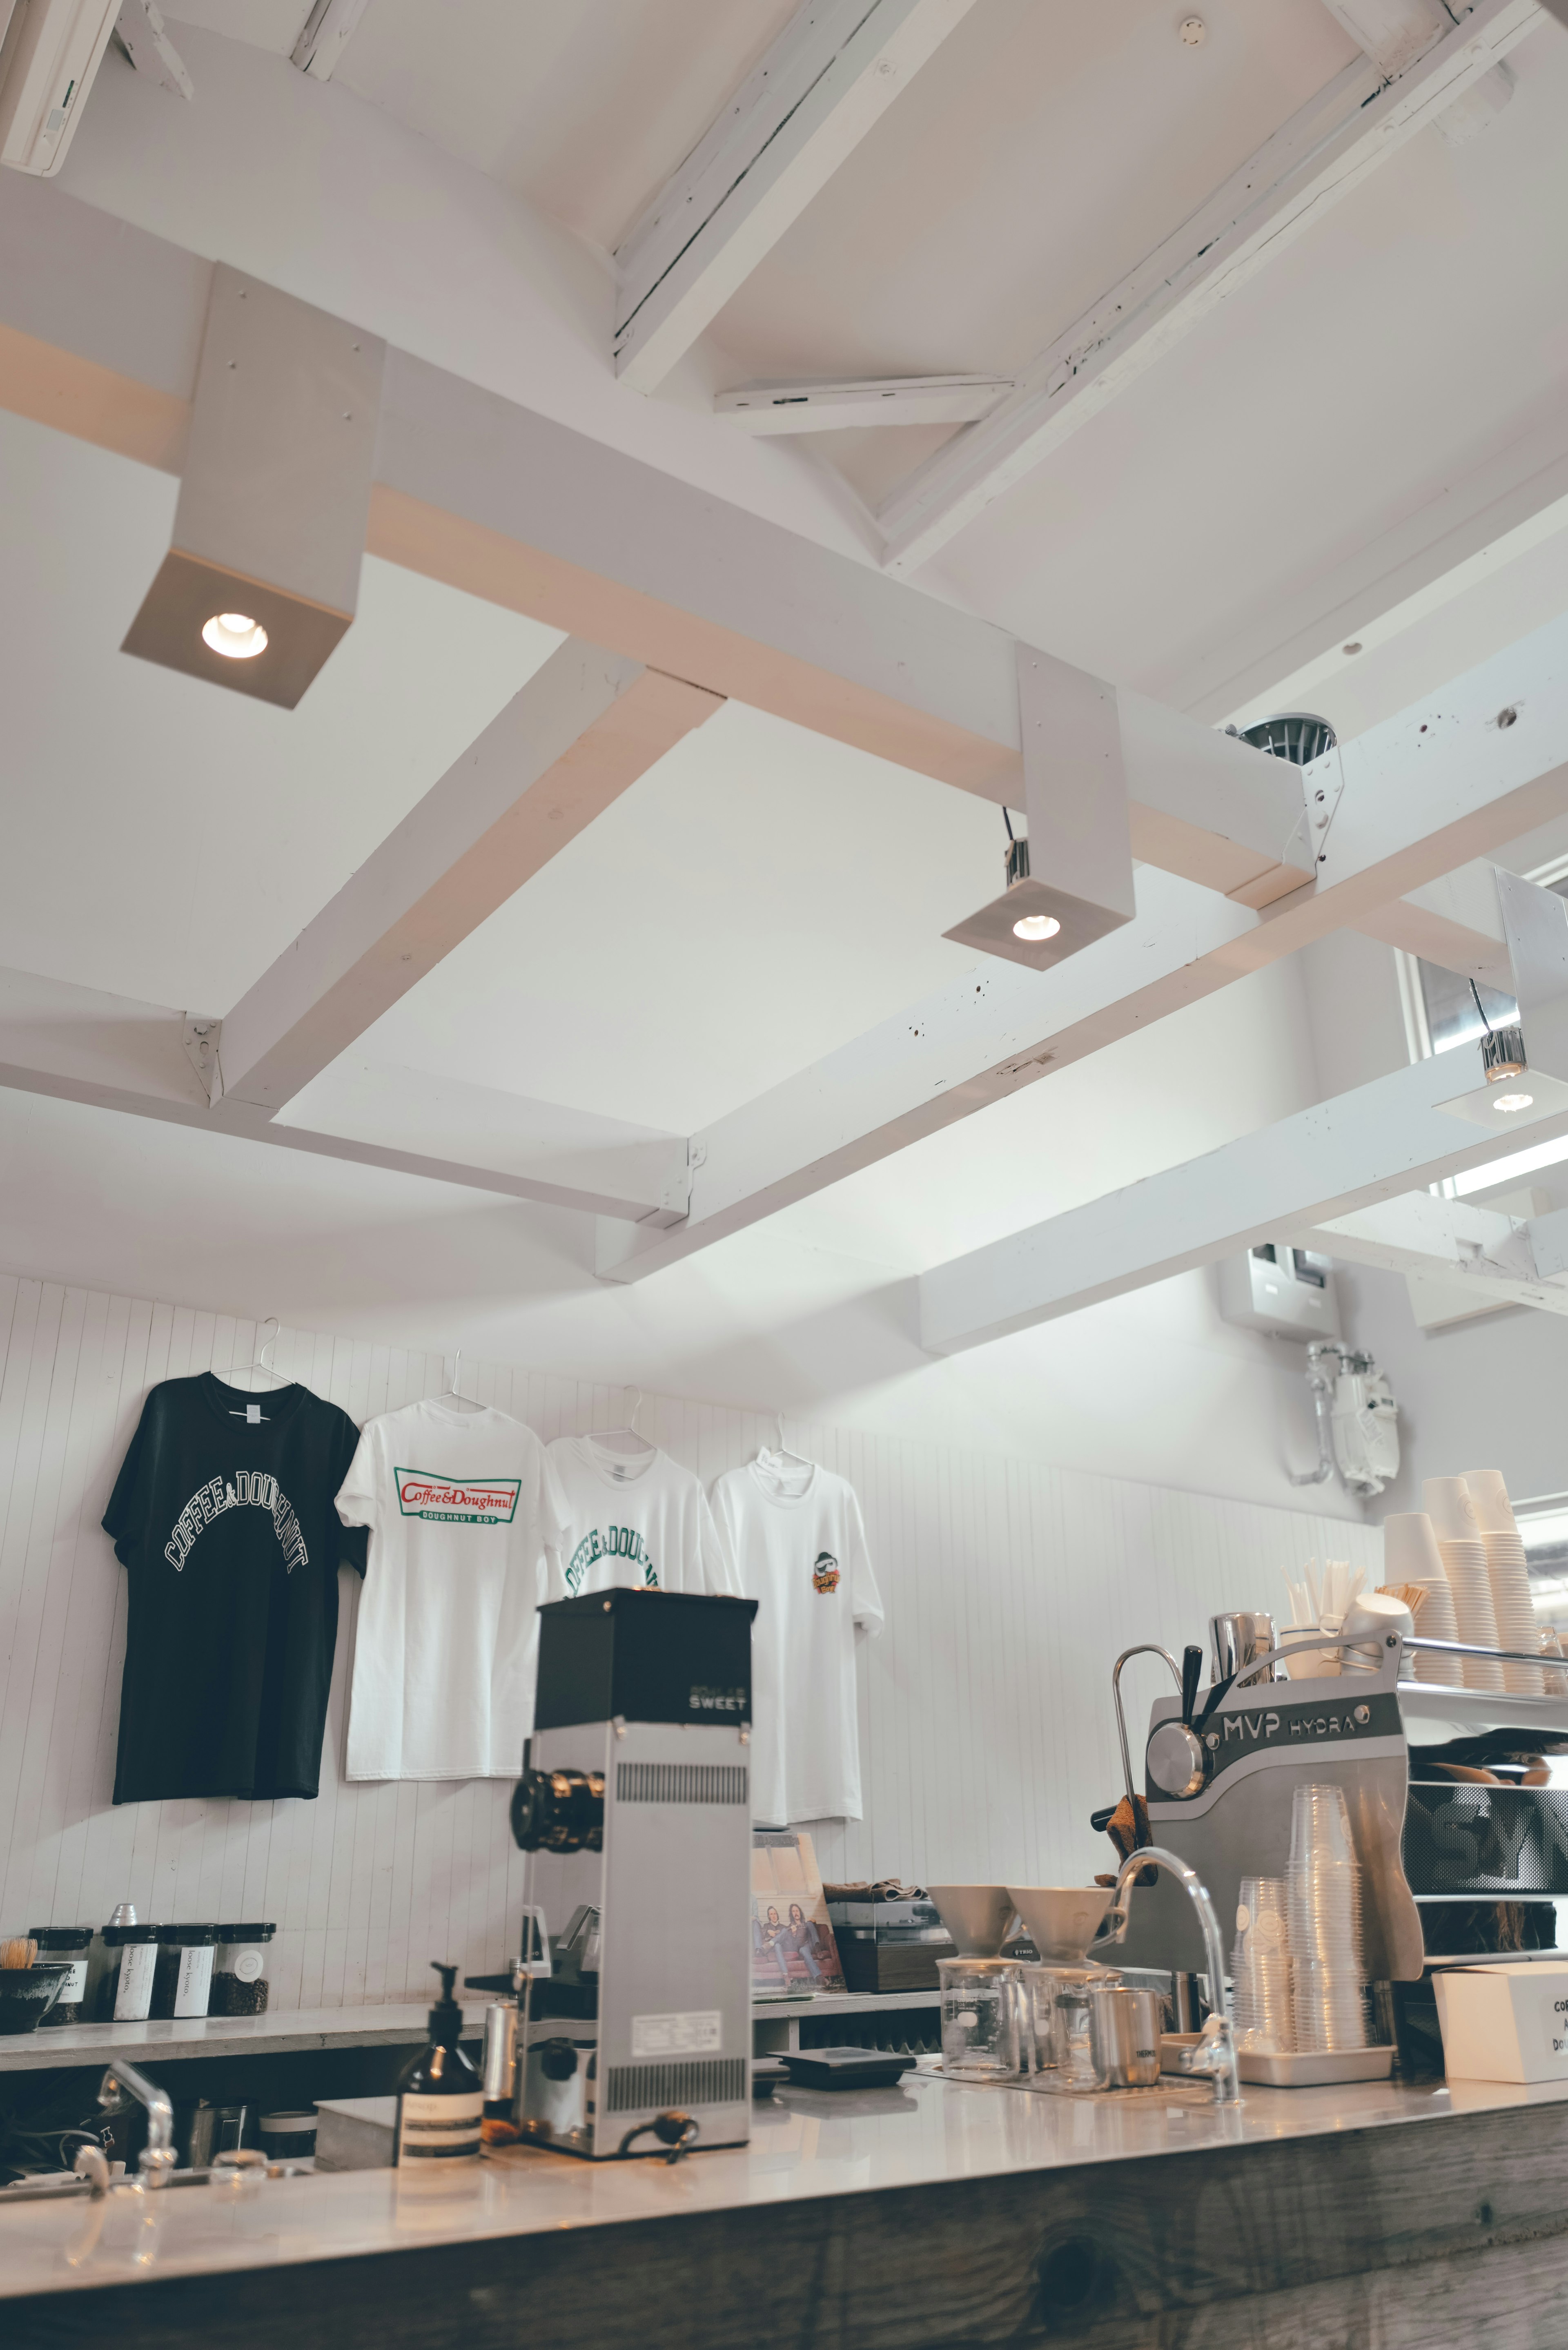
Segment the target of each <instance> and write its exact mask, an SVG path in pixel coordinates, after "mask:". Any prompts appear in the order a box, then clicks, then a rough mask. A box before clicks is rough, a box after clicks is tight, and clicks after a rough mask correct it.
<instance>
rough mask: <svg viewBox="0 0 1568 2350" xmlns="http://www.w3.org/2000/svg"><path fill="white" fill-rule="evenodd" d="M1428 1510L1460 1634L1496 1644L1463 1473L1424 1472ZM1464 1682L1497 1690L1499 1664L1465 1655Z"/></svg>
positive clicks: (1475, 1642) (1480, 1644)
mask: <svg viewBox="0 0 1568 2350" xmlns="http://www.w3.org/2000/svg"><path fill="white" fill-rule="evenodd" d="M1421 1499H1422V1500H1423V1501H1424V1502H1425V1503H1426V1504H1427V1515H1428V1517H1429V1518H1430V1519H1431V1521H1432V1531H1433V1533H1434V1534H1436V1535H1437V1537H1438V1556H1439V1557H1440V1558H1441V1560H1442V1562H1443V1572H1444V1574H1445V1575H1447V1576H1448V1578H1449V1588H1450V1590H1451V1591H1452V1592H1453V1595H1454V1614H1455V1616H1456V1617H1458V1619H1459V1638H1460V1639H1461V1640H1467V1641H1469V1642H1470V1643H1471V1645H1472V1646H1474V1647H1476V1648H1496V1646H1497V1613H1496V1610H1495V1609H1494V1607H1492V1601H1491V1576H1490V1573H1489V1572H1488V1569H1487V1563H1486V1544H1485V1543H1484V1542H1483V1541H1482V1540H1481V1530H1480V1519H1479V1518H1478V1517H1477V1515H1476V1505H1475V1503H1474V1502H1473V1500H1472V1499H1471V1498H1470V1490H1469V1486H1468V1485H1467V1484H1466V1483H1465V1481H1464V1479H1463V1478H1462V1477H1428V1480H1427V1482H1426V1483H1425V1484H1424V1485H1423V1486H1422V1488H1421ZM1464 1672H1465V1687H1466V1689H1472V1690H1501V1688H1502V1686H1503V1679H1502V1667H1501V1664H1498V1663H1494V1662H1493V1661H1492V1660H1491V1659H1490V1658H1487V1657H1467V1658H1466V1659H1464Z"/></svg>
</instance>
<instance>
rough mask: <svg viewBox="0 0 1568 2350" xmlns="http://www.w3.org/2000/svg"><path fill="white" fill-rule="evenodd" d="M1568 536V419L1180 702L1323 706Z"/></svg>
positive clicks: (1263, 635) (1480, 472)
mask: <svg viewBox="0 0 1568 2350" xmlns="http://www.w3.org/2000/svg"><path fill="white" fill-rule="evenodd" d="M1565 5H1568V0H1565ZM1565 529H1568V421H1565V420H1564V419H1563V418H1562V417H1555V416H1554V417H1552V419H1551V420H1550V421H1547V422H1546V423H1544V424H1542V426H1540V427H1538V428H1537V429H1536V430H1535V431H1533V432H1529V433H1525V434H1522V435H1519V436H1516V437H1514V438H1512V439H1511V440H1509V441H1507V442H1505V443H1504V444H1503V445H1502V446H1501V448H1499V449H1497V450H1496V451H1494V452H1492V453H1491V454H1490V456H1488V457H1487V458H1486V459H1485V460H1483V462H1482V463H1480V464H1478V465H1476V466H1475V467H1473V468H1472V469H1471V470H1470V472H1469V473H1463V474H1460V475H1459V476H1458V477H1457V478H1452V479H1449V480H1446V481H1445V482H1444V484H1443V487H1442V489H1441V491H1440V492H1439V493H1438V495H1437V496H1436V497H1434V498H1432V499H1430V500H1428V503H1427V504H1425V505H1423V506H1420V507H1417V509H1416V510H1415V512H1414V513H1412V514H1408V515H1402V516H1401V517H1400V519H1399V520H1398V521H1397V523H1396V524H1394V525H1392V527H1391V528H1389V529H1388V530H1387V531H1385V532H1382V533H1380V534H1378V535H1377V536H1375V537H1372V538H1369V539H1366V540H1365V541H1363V542H1361V543H1359V544H1358V545H1357V546H1355V548H1354V549H1353V550H1352V551H1351V552H1350V553H1349V554H1348V555H1347V556H1345V557H1344V558H1343V559H1342V560H1341V561H1339V562H1337V563H1336V564H1335V565H1334V567H1333V569H1332V570H1330V571H1328V572H1327V573H1325V574H1320V575H1319V576H1317V577H1314V578H1313V579H1311V580H1309V581H1308V582H1307V583H1306V584H1305V585H1304V586H1303V587H1301V588H1299V589H1296V590H1294V591H1293V592H1292V594H1291V596H1290V598H1289V599H1288V600H1287V601H1286V602H1285V603H1284V604H1283V605H1279V604H1275V605H1272V606H1270V607H1269V608H1267V609H1266V610H1263V611H1261V612H1260V613H1259V615H1258V617H1257V619H1255V620H1253V621H1251V622H1250V623H1245V624H1243V626H1242V627H1241V628H1240V629H1236V630H1235V631H1234V632H1232V633H1231V635H1230V636H1228V638H1227V639H1226V642H1225V644H1224V646H1223V647H1222V648H1220V650H1218V651H1217V652H1216V653H1213V654H1211V655H1210V656H1207V657H1205V659H1204V660H1203V662H1202V665H1201V667H1199V668H1197V669H1195V670H1194V671H1189V672H1188V673H1187V675H1186V676H1184V677H1183V679H1182V680H1181V681H1180V683H1179V684H1177V683H1176V682H1174V681H1173V683H1172V686H1171V689H1170V691H1169V695H1168V699H1170V700H1171V701H1172V702H1177V703H1178V705H1179V707H1180V708H1182V709H1184V710H1186V711H1187V712H1189V714H1190V715H1191V716H1192V717H1194V718H1207V719H1210V720H1230V721H1231V722H1232V723H1234V724H1236V725H1238V726H1249V725H1251V723H1253V721H1254V720H1256V719H1259V718H1263V717H1266V716H1268V714H1269V713H1270V712H1272V711H1275V710H1301V709H1307V710H1310V709H1313V708H1314V706H1315V703H1316V699H1317V697H1318V696H1319V695H1320V694H1322V693H1323V692H1324V691H1325V690H1331V689H1332V687H1333V686H1334V683H1335V682H1336V681H1338V680H1339V679H1340V678H1341V677H1342V676H1343V675H1345V672H1346V671H1351V670H1354V669H1355V666H1356V664H1357V663H1358V661H1360V660H1362V659H1363V658H1364V657H1365V656H1366V655H1367V654H1369V653H1374V652H1376V651H1378V650H1381V648H1382V647H1383V646H1385V645H1387V644H1391V643H1393V642H1394V641H1395V640H1396V639H1397V638H1398V637H1400V636H1402V635H1404V634H1405V632H1406V631H1407V629H1412V628H1415V627H1416V626H1417V624H1418V623H1420V622H1421V621H1424V620H1426V619H1428V618H1429V617H1430V615H1431V614H1433V613H1434V612H1438V611H1441V610H1442V609H1443V608H1444V607H1445V606H1446V605H1449V604H1451V603H1452V602H1453V601H1454V600H1455V598H1458V597H1459V596H1463V595H1465V594H1467V593H1468V591H1469V589H1470V588H1472V587H1477V586H1479V585H1480V583H1481V582H1482V581H1483V580H1486V579H1490V578H1492V577H1495V576H1496V575H1497V574H1498V573H1499V572H1501V571H1503V570H1505V569H1506V568H1507V567H1508V566H1509V565H1510V564H1512V563H1516V562H1518V561H1519V560H1520V558H1521V556H1525V555H1528V554H1529V553H1530V552H1531V550H1532V548H1533V547H1536V546H1542V545H1543V544H1544V543H1545V542H1546V541H1547V540H1548V539H1550V538H1552V537H1554V536H1557V534H1558V533H1559V532H1561V531H1563V530H1565Z"/></svg>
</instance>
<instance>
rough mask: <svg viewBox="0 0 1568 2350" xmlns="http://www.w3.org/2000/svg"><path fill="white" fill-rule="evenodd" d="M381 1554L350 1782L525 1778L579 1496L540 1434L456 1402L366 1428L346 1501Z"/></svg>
mask: <svg viewBox="0 0 1568 2350" xmlns="http://www.w3.org/2000/svg"><path fill="white" fill-rule="evenodd" d="M337 1514H338V1516H339V1517H340V1518H341V1519H342V1521H343V1523H344V1524H345V1525H346V1526H369V1529H370V1552H369V1562H368V1564H367V1566H366V1572H365V1588H364V1592H363V1594H362V1596H361V1597H360V1601H359V1621H358V1629H357V1631H356V1634H355V1641H354V1680H353V1687H352V1690H351V1693H350V1696H349V1700H348V1777H349V1778H350V1779H510V1778H514V1777H515V1776H516V1774H517V1773H518V1772H519V1771H520V1770H521V1769H522V1767H523V1742H524V1739H525V1738H526V1737H527V1736H528V1734H529V1732H530V1731H531V1730H532V1729H533V1726H534V1679H535V1670H536V1668H537V1663H538V1649H539V1629H538V1617H537V1613H536V1611H537V1609H538V1607H539V1604H540V1602H541V1601H542V1600H543V1599H544V1598H545V1596H546V1577H547V1572H548V1569H547V1565H546V1558H545V1554H546V1553H547V1552H548V1553H555V1552H557V1551H558V1550H559V1548H560V1546H561V1544H562V1542H563V1540H564V1538H565V1534H566V1504H565V1503H564V1502H563V1500H562V1498H561V1491H560V1487H559V1485H558V1484H557V1482H556V1475H555V1471H553V1470H552V1468H551V1467H550V1463H549V1461H548V1460H547V1458H546V1456H545V1448H544V1446H543V1445H542V1444H541V1443H540V1441H539V1440H538V1438H537V1437H536V1436H535V1433H534V1431H533V1430H532V1429H531V1428H525V1427H524V1425H523V1422H522V1421H521V1420H520V1419H512V1418H510V1417H509V1415H508V1414H507V1413H505V1412H504V1411H494V1410H492V1409H491V1408H490V1407H489V1406H488V1405H485V1406H483V1408H482V1409H478V1410H472V1409H470V1410H466V1411H465V1410H464V1409H462V1406H461V1404H459V1403H456V1402H452V1401H449V1400H447V1399H445V1398H442V1399H439V1400H433V1401H426V1402H423V1403H411V1404H408V1405H405V1407H404V1409H402V1410H401V1411H389V1412H384V1413H382V1415H381V1416H380V1418H379V1419H372V1420H369V1421H368V1422H367V1424H366V1428H365V1432H364V1434H363V1435H362V1436H361V1437H360V1439H359V1449H358V1451H357V1452H356V1453H355V1455H354V1461H353V1465H352V1467H351V1468H350V1469H349V1471H348V1477H347V1478H346V1479H345V1481H344V1483H343V1487H342V1490H341V1491H340V1492H339V1493H338V1496H337Z"/></svg>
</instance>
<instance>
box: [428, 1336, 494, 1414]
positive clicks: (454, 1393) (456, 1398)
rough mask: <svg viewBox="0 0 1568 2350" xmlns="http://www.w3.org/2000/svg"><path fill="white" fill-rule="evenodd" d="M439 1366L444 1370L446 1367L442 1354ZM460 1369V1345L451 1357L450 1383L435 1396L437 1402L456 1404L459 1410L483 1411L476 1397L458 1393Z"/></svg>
mask: <svg viewBox="0 0 1568 2350" xmlns="http://www.w3.org/2000/svg"><path fill="white" fill-rule="evenodd" d="M441 1368H442V1370H443V1371H444V1370H445V1368H446V1357H445V1356H444V1355H443V1356H442V1357H441ZM461 1373H462V1347H459V1348H458V1350H457V1352H456V1354H455V1355H454V1356H453V1357H452V1385H451V1387H449V1388H442V1389H441V1393H440V1395H439V1396H437V1398H436V1401H437V1402H438V1403H454V1404H456V1406H457V1408H458V1409H459V1411H483V1409H484V1406H483V1404H482V1403H481V1402H479V1401H478V1399H477V1398H475V1397H473V1396H465V1395H460V1394H459V1392H458V1385H457V1382H458V1378H459V1377H460V1375H461Z"/></svg>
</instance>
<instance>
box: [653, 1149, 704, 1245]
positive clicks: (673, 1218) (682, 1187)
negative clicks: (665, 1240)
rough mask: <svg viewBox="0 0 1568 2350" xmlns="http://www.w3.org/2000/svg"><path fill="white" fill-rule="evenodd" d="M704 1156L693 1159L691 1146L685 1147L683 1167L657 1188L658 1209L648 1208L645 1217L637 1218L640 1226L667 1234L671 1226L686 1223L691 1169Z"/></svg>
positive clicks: (688, 1211) (678, 1168)
mask: <svg viewBox="0 0 1568 2350" xmlns="http://www.w3.org/2000/svg"><path fill="white" fill-rule="evenodd" d="M706 1155H707V1154H706V1153H705V1152H703V1153H701V1154H698V1155H697V1156H696V1157H694V1155H693V1153H692V1150H691V1145H690V1144H688V1145H687V1149H686V1159H685V1163H684V1165H682V1166H680V1167H677V1168H674V1169H672V1170H671V1171H670V1175H669V1176H668V1177H667V1178H666V1180H665V1181H664V1182H663V1183H662V1184H661V1185H660V1187H659V1205H658V1207H657V1208H650V1209H649V1211H648V1213H647V1215H646V1216H639V1218H638V1223H639V1225H640V1226H643V1227H646V1228H647V1229H649V1230H651V1231H653V1232H668V1231H669V1230H670V1226H671V1225H672V1224H683V1223H684V1222H686V1219H687V1217H688V1216H689V1215H690V1214H691V1173H692V1169H693V1166H694V1165H697V1164H700V1163H701V1158H703V1157H706Z"/></svg>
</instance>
